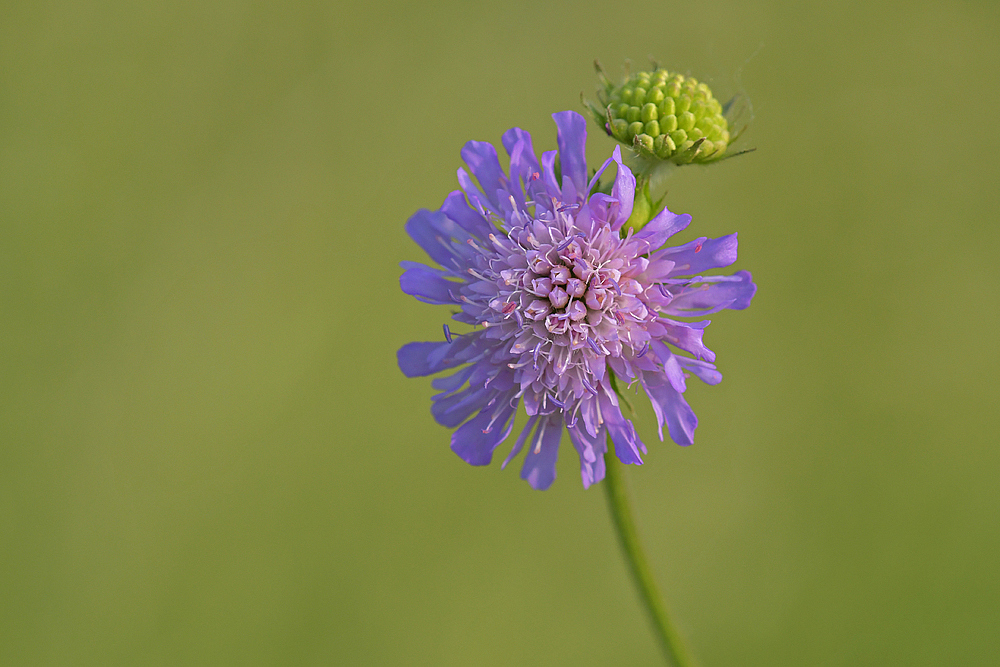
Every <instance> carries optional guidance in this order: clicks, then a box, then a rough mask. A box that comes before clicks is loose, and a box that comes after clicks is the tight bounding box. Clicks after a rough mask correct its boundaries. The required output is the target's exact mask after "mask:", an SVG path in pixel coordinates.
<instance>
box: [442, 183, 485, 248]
mask: <svg viewBox="0 0 1000 667" xmlns="http://www.w3.org/2000/svg"><path fill="white" fill-rule="evenodd" d="M441 212H442V213H444V214H445V215H446V216H448V217H449V218H450V219H451V220H453V221H454V222H455V224H457V225H458V226H459V227H461V228H462V229H464V230H465V231H467V232H468V233H469V234H471V235H472V236H476V237H478V238H480V239H484V240H485V239H487V238H489V236H490V234H492V233H493V232H494V231H496V227H494V226H493V225H491V224H490V223H489V221H488V220H487V219H486V218H484V217H483V216H482V215H480V214H479V211H476V210H475V209H473V208H471V207H470V206H469V204H468V202H467V201H466V199H465V193H464V192H462V191H461V190H455V191H454V192H452V193H451V194H449V195H448V196H447V197H445V200H444V203H443V204H441Z"/></svg>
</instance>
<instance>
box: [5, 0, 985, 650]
mask: <svg viewBox="0 0 1000 667" xmlns="http://www.w3.org/2000/svg"><path fill="white" fill-rule="evenodd" d="M998 31H1000V9H998V4H997V3H996V2H993V1H984V2H919V1H918V2H886V3H871V2H853V3H801V2H793V1H791V0H785V1H783V2H782V1H774V2H724V1H712V2H706V3H692V2H687V3H674V2H671V3H664V4H660V5H629V6H619V5H614V4H608V3H598V2H590V3H574V4H572V5H571V4H563V5H546V4H542V3H534V2H508V3H503V4H500V5H497V6H495V7H493V8H489V9H486V8H472V7H471V6H469V5H466V4H459V3H448V4H440V5H420V6H417V5H404V4H386V3H383V2H377V1H372V2H366V3H358V4H357V5H353V6H351V5H344V4H337V3H334V4H329V3H324V4H319V3H284V2H210V3H202V2H178V3H149V2H141V3H135V2H93V1H88V0H77V1H76V2H65V1H55V2H44V1H43V2H31V3H29V2H4V3H3V5H2V6H0V224H2V233H0V350H2V351H0V364H2V371H0V664H3V665H15V666H16V665H331V664H338V665H341V664H342V665H410V664H427V665H562V664H566V665H570V664H573V665H607V664H628V665H656V664H659V659H660V658H659V655H658V653H657V646H656V644H655V643H654V640H653V638H652V635H651V633H650V632H649V630H648V628H647V624H646V620H645V618H644V616H643V615H642V612H641V609H640V607H639V606H638V603H637V600H636V597H635V595H634V593H633V590H632V588H631V584H630V581H629V579H628V578H627V573H626V570H625V568H624V566H623V563H622V560H621V557H620V555H619V553H618V552H617V547H616V544H615V541H614V535H613V533H612V531H611V527H610V522H609V519H608V517H607V512H606V509H605V506H604V498H603V495H602V492H601V489H600V488H595V489H591V490H590V491H586V492H585V491H584V490H583V489H582V488H581V485H580V481H579V476H578V471H577V464H576V462H575V459H576V457H575V454H574V453H573V452H572V450H571V449H569V447H568V446H567V444H566V442H564V444H563V446H564V450H563V452H562V454H563V455H562V457H561V460H560V462H559V479H558V480H557V482H556V484H555V485H554V486H553V488H552V489H551V490H549V491H547V492H544V493H540V492H534V491H532V490H531V489H530V488H529V487H528V486H527V484H525V483H524V482H522V481H520V480H519V479H518V475H517V469H516V468H514V469H513V470H511V469H508V470H506V471H501V470H500V469H499V466H498V465H496V464H495V465H494V466H492V467H490V468H471V467H469V466H467V465H466V464H464V463H462V462H461V461H460V460H459V459H458V458H457V457H456V456H455V455H454V454H452V453H451V452H450V451H449V449H448V432H447V431H446V430H445V429H444V428H442V427H439V426H437V425H436V424H435V423H434V422H433V420H432V419H431V416H430V414H429V404H430V400H429V399H430V395H431V389H430V386H429V382H428V381H427V380H423V379H421V380H407V379H405V378H403V377H402V375H401V374H400V373H399V372H398V370H397V368H396V361H395V351H396V349H397V348H398V347H399V346H400V345H402V344H403V343H405V342H408V341H410V340H436V339H438V338H439V337H440V336H441V323H442V322H443V321H445V317H446V316H447V309H446V308H433V307H429V306H426V305H423V304H420V303H417V302H416V301H414V300H412V299H410V298H409V297H406V296H405V295H403V294H402V293H400V292H399V290H398V283H397V278H398V276H399V273H400V269H398V268H397V263H398V262H399V261H400V260H403V259H411V260H422V259H423V255H422V252H421V251H420V250H419V248H417V246H416V245H415V244H414V243H412V242H411V241H410V240H409V239H408V238H407V237H406V236H405V234H404V233H403V223H404V221H405V220H406V219H407V217H408V216H409V215H410V214H412V212H413V211H415V210H416V209H418V208H420V207H431V208H433V207H436V206H438V205H440V203H441V201H442V200H443V198H444V196H445V195H446V194H447V193H448V192H449V191H450V190H452V189H455V188H456V187H457V184H456V179H455V170H456V169H457V168H458V166H459V165H460V161H459V156H458V153H459V149H460V148H461V146H462V144H463V143H464V142H465V141H466V140H468V139H479V140H488V141H493V142H498V140H499V137H500V134H501V133H502V132H503V131H504V130H505V129H507V128H508V127H511V126H514V125H518V126H521V127H523V128H525V129H527V130H529V131H531V132H532V133H533V134H534V136H535V147H536V149H538V150H539V151H541V150H548V149H551V148H554V147H555V132H554V125H553V124H552V121H551V119H550V118H549V115H550V114H551V113H552V112H555V111H559V110H563V109H567V108H569V109H576V110H580V111H582V110H583V108H582V106H581V105H580V101H579V96H580V93H581V91H582V92H585V93H586V94H587V95H589V96H592V95H593V91H594V86H595V79H594V76H593V71H592V69H591V61H592V60H593V59H594V58H595V57H597V58H600V59H601V61H602V62H603V63H604V65H605V67H606V69H607V70H608V71H609V73H611V74H613V75H617V73H618V72H619V71H620V64H621V63H622V61H623V60H624V59H625V58H632V59H633V60H634V61H635V62H636V64H637V66H638V65H643V64H645V62H646V56H647V54H651V55H654V56H655V57H656V58H657V59H658V60H659V62H661V63H662V64H663V65H665V66H667V67H668V68H670V69H673V70H680V71H682V72H685V73H690V74H691V75H693V76H695V77H697V78H699V79H700V80H705V81H708V82H709V83H710V84H711V85H712V86H713V89H714V90H715V92H716V94H717V96H718V97H720V98H721V99H727V98H728V97H729V96H731V95H732V94H734V93H737V92H745V93H746V94H747V95H748V96H749V98H750V99H751V100H752V102H753V105H754V109H755V112H756V119H755V120H754V122H753V124H752V126H751V129H750V130H749V132H748V134H747V135H746V139H745V144H744V145H745V146H748V147H756V148H757V149H758V150H757V152H755V153H753V154H751V155H749V156H745V157H741V158H738V159H735V160H731V161H728V162H725V163H722V164H719V165H715V166H713V167H710V168H707V169H703V168H684V169H681V170H679V171H678V172H677V173H676V174H674V175H673V176H672V177H671V180H670V193H669V195H668V200H667V202H668V205H669V206H670V208H671V209H672V210H674V211H678V212H683V213H691V214H692V215H693V216H694V223H693V224H692V227H691V229H690V232H688V233H687V235H688V236H687V238H690V237H693V236H696V235H708V236H716V235H720V234H724V233H729V232H732V231H738V232H739V233H740V241H741V246H740V251H741V259H740V262H739V264H738V267H739V268H746V269H750V270H751V271H753V273H754V276H755V279H756V281H757V283H758V285H759V292H758V296H757V297H756V300H755V301H754V304H753V306H752V307H751V308H750V309H749V310H747V311H744V312H740V313H733V312H726V313H722V314H720V315H718V316H715V317H714V318H713V319H714V320H715V324H713V326H712V327H711V329H710V330H709V333H708V336H707V341H708V343H709V345H710V346H711V347H712V348H714V349H715V350H716V351H717V352H718V353H719V366H720V369H721V370H722V372H723V374H724V375H725V380H724V382H723V383H722V384H721V385H719V386H717V387H704V386H695V387H693V388H692V389H691V390H690V391H689V399H690V401H691V403H692V404H693V406H694V408H695V410H696V411H697V413H698V415H699V417H700V419H701V426H700V427H699V429H698V434H697V442H696V444H695V446H693V447H691V448H688V449H682V448H679V447H676V446H675V445H672V444H669V443H668V444H660V443H658V442H656V435H655V424H654V423H653V418H652V412H651V410H649V409H648V406H646V407H644V408H643V410H642V411H641V414H640V421H641V426H640V432H641V434H642V435H643V436H644V438H645V439H646V441H647V442H648V443H650V444H651V445H652V446H651V451H650V453H649V456H648V457H647V465H645V466H642V467H641V468H636V469H631V470H629V471H628V472H629V473H630V481H631V484H632V487H633V491H634V495H635V498H636V509H637V512H638V515H639V520H640V522H641V524H642V527H643V533H644V537H645V540H646V542H647V545H648V547H649V549H650V551H651V558H652V561H653V566H654V568H655V570H656V573H657V577H658V578H659V580H660V583H661V585H662V586H663V588H664V589H665V590H666V591H667V593H668V596H669V599H670V603H671V605H672V607H673V608H674V610H675V612H676V614H677V615H678V617H679V618H680V619H681V625H682V627H683V629H684V631H685V633H686V634H687V635H688V636H689V638H690V639H691V641H692V642H693V644H694V646H695V647H696V652H697V654H698V655H699V656H700V657H701V660H702V663H703V665H704V667H712V666H723V665H768V666H771V667H773V666H774V665H789V666H802V665H908V666H911V665H944V664H955V665H996V664H1000V645H998V642H997V640H996V629H997V627H998V625H1000V571H998V566H997V563H998V560H997V553H998V550H1000V513H998V483H997V482H998V479H1000V447H998V444H1000V443H998V440H1000V438H998V437H997V430H998V426H1000V423H998V422H1000V420H998V417H997V413H998V410H997V406H998V404H1000V389H998V386H997V376H998V371H1000V353H998V349H997V348H998V346H997V342H998V333H997V331H998V326H1000V315H998V313H1000V279H998V275H997V270H996V258H997V254H998V252H1000V232H998V215H997V211H998V209H1000V195H998V191H1000V188H998V183H1000V167H998V160H1000V133H998V130H997V121H996V114H997V108H998V104H1000V95H998V93H997V81H998V80H1000V48H998V47H997V42H996V36H997V34H998ZM590 137H591V142H590V146H589V155H590V159H591V164H596V163H597V161H598V160H600V159H603V158H604V157H605V156H606V155H607V154H608V153H609V151H610V150H611V148H612V144H611V141H610V140H609V139H607V138H605V137H603V136H600V134H599V132H597V131H596V130H595V129H594V128H593V126H592V128H591V134H590ZM685 240H686V238H685Z"/></svg>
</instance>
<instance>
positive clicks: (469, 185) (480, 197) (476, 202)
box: [458, 167, 500, 215]
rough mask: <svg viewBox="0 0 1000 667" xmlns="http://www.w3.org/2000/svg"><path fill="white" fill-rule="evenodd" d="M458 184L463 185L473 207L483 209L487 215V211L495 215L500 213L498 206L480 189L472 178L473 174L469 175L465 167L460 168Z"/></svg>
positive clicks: (463, 190)
mask: <svg viewBox="0 0 1000 667" xmlns="http://www.w3.org/2000/svg"><path fill="white" fill-rule="evenodd" d="M458 184H459V185H461V186H462V192H464V193H465V196H466V197H468V198H469V203H470V204H471V205H472V207H473V208H475V209H477V210H480V211H482V213H483V215H486V212H487V211H490V212H492V213H493V214H494V215H500V211H499V210H498V209H497V207H496V206H495V205H494V204H493V202H492V201H490V199H489V198H488V197H487V196H486V195H485V194H484V193H483V192H482V191H481V190H480V189H479V186H478V185H476V183H475V181H473V180H472V176H469V172H467V171H465V169H464V168H463V167H459V168H458Z"/></svg>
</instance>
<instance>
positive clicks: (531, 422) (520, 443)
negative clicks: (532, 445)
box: [500, 415, 538, 470]
mask: <svg viewBox="0 0 1000 667" xmlns="http://www.w3.org/2000/svg"><path fill="white" fill-rule="evenodd" d="M537 421H538V415H534V416H532V417H528V423H527V424H525V425H524V428H523V429H521V435H519V436H518V437H517V442H515V443H514V446H513V447H512V448H511V450H510V454H508V455H507V458H505V459H504V460H503V463H501V464H500V469H501V470H503V469H504V468H506V467H507V464H508V463H510V462H511V460H512V459H513V458H514V457H515V456H517V455H518V454H520V453H521V448H522V447H524V441H525V440H527V439H528V435H529V434H530V433H531V429H533V428H534V427H535V422H537Z"/></svg>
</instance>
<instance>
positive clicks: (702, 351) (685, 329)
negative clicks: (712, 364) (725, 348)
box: [658, 317, 715, 361]
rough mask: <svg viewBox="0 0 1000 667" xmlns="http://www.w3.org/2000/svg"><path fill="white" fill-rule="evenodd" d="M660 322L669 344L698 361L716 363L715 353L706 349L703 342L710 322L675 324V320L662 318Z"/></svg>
mask: <svg viewBox="0 0 1000 667" xmlns="http://www.w3.org/2000/svg"><path fill="white" fill-rule="evenodd" d="M658 321H659V322H660V324H662V325H663V327H664V328H665V329H666V331H667V333H666V336H665V337H664V338H665V339H666V341H667V342H668V343H670V344H671V345H673V346H674V347H678V348H680V349H682V350H684V351H685V352H690V353H691V354H693V355H694V356H695V357H697V358H698V359H702V358H704V359H706V360H708V361H715V352H712V351H711V350H710V349H708V348H707V347H705V344H704V343H703V342H702V340H701V339H702V336H704V334H705V327H707V326H708V325H709V324H710V321H709V320H702V321H701V322H675V321H674V320H668V319H667V318H665V317H661V318H660V319H659V320H658Z"/></svg>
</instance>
